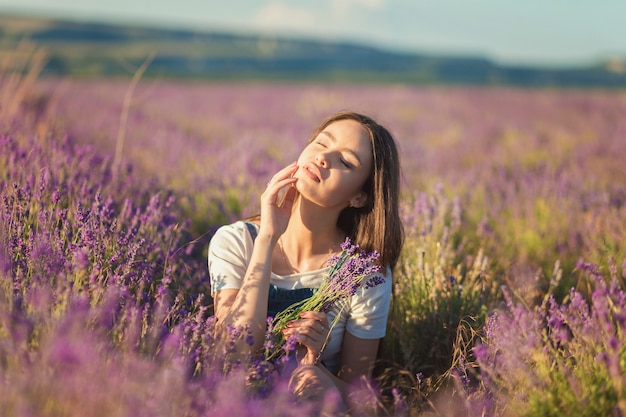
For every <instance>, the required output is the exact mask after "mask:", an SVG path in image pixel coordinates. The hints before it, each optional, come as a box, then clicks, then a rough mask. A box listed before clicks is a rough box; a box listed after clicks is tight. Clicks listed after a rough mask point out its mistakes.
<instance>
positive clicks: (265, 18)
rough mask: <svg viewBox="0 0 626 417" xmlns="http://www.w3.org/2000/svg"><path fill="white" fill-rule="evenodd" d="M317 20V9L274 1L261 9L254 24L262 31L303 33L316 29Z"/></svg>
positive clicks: (255, 17)
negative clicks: (285, 30)
mask: <svg viewBox="0 0 626 417" xmlns="http://www.w3.org/2000/svg"><path fill="white" fill-rule="evenodd" d="M317 20H318V16H316V10H315V9H310V8H304V7H295V6H291V5H289V4H287V3H285V2H283V1H273V2H269V3H268V4H266V5H265V6H263V7H262V8H261V9H259V11H258V12H257V13H256V15H255V16H254V17H253V24H254V26H256V27H258V28H261V29H271V30H284V29H288V30H297V31H302V30H306V29H309V28H312V27H314V25H315V22H316V21H317Z"/></svg>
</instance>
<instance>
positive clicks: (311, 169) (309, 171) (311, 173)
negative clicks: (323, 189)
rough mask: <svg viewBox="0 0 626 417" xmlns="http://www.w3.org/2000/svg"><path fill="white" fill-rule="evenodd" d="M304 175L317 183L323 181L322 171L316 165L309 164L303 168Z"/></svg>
mask: <svg viewBox="0 0 626 417" xmlns="http://www.w3.org/2000/svg"><path fill="white" fill-rule="evenodd" d="M302 169H303V171H304V173H305V174H306V175H307V176H308V177H309V178H311V179H312V180H313V181H315V182H320V181H321V177H322V176H321V175H320V171H319V169H318V168H317V166H315V164H312V163H308V164H306V165H304V166H303V167H302Z"/></svg>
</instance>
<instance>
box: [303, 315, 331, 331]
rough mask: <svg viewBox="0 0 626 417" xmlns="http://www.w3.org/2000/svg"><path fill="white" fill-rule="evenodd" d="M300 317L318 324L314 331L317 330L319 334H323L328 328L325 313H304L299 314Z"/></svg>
mask: <svg viewBox="0 0 626 417" xmlns="http://www.w3.org/2000/svg"><path fill="white" fill-rule="evenodd" d="M300 317H302V318H303V319H309V320H313V321H316V322H317V323H319V324H318V325H317V327H316V329H318V330H319V331H320V332H324V331H326V330H328V329H329V328H330V326H329V323H328V316H327V315H326V313H321V312H319V311H305V312H303V313H300Z"/></svg>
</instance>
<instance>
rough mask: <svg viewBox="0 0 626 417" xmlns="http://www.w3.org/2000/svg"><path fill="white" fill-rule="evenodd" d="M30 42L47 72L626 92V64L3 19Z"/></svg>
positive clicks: (5, 29) (3, 37) (6, 41)
mask: <svg viewBox="0 0 626 417" xmlns="http://www.w3.org/2000/svg"><path fill="white" fill-rule="evenodd" d="M24 38H28V39H30V40H32V41H34V42H35V43H37V44H38V45H40V46H41V47H43V48H44V49H45V50H46V51H47V54H48V62H47V65H46V67H45V68H44V71H43V73H44V74H45V75H58V76H113V77H115V76H127V75H128V74H132V73H133V72H134V71H135V70H136V69H137V68H138V67H139V66H140V65H141V63H142V62H143V61H144V60H145V59H146V58H147V57H148V56H149V55H150V54H151V53H154V59H153V60H152V61H151V63H150V65H149V67H148V70H147V71H146V74H145V76H146V77H150V76H159V77H175V78H199V79H212V80H225V79H229V80H233V79H244V80H291V81H323V82H399V83H424V84H472V85H516V86H533V87H546V86H548V87H601V88H624V87H626V72H625V71H624V67H625V65H624V60H621V59H618V58H612V59H611V60H607V62H606V63H598V64H597V65H593V66H589V67H586V68H571V69H570V68H558V69H555V68H532V67H512V66H504V65H497V64H495V63H493V62H492V61H490V60H487V59H484V58H481V57H454V56H439V55H429V54H409V53H397V52H391V51H387V50H382V49H377V48H372V47H368V46H364V45H359V44H352V43H332V42H322V41H313V40H295V39H289V38H282V37H271V36H260V35H259V36H253V35H238V34H232V33H217V32H200V31H192V30H168V29H158V28H150V27H134V26H118V25H113V24H110V25H109V24H100V23H77V22H69V21H57V20H44V19H35V18H24V17H15V16H2V15H0V48H1V50H5V51H6V50H8V49H10V48H11V47H14V46H15V45H17V44H18V42H19V41H20V40H22V39H24Z"/></svg>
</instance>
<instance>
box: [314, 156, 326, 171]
mask: <svg viewBox="0 0 626 417" xmlns="http://www.w3.org/2000/svg"><path fill="white" fill-rule="evenodd" d="M315 162H317V163H318V164H319V165H320V166H321V167H323V168H326V165H327V161H326V155H325V154H324V152H319V153H318V154H317V155H316V156H315Z"/></svg>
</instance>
